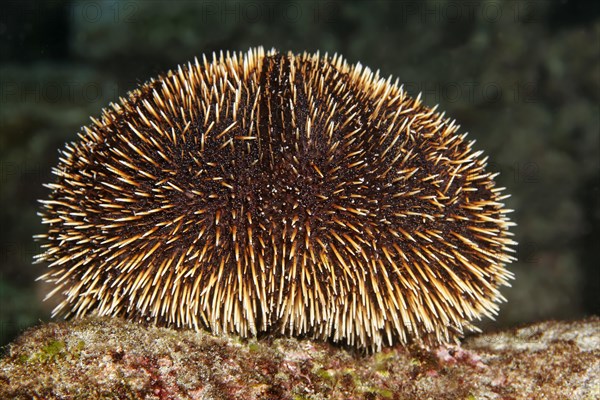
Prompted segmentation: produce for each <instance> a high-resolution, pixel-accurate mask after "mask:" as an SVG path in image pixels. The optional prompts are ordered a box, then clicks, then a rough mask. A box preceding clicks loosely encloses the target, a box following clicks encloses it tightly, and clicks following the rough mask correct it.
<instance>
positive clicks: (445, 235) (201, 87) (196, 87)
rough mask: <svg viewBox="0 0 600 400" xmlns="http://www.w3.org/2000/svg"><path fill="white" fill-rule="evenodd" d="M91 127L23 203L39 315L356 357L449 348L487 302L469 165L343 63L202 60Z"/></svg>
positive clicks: (494, 266)
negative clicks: (312, 341) (397, 347)
mask: <svg viewBox="0 0 600 400" xmlns="http://www.w3.org/2000/svg"><path fill="white" fill-rule="evenodd" d="M92 120H93V124H92V125H90V126H88V127H84V128H83V131H82V132H81V133H80V134H79V138H80V140H79V141H78V142H74V143H70V144H68V145H66V148H65V149H64V150H63V151H62V153H61V158H60V163H59V165H58V167H57V168H55V169H54V170H53V173H54V174H55V175H56V177H57V179H56V182H55V183H52V184H49V185H47V186H48V187H49V188H50V189H51V190H52V192H51V194H50V198H49V199H48V200H45V201H42V203H43V209H42V212H41V216H42V217H43V222H44V223H45V224H47V225H48V227H49V228H48V233H47V234H44V235H39V238H41V239H42V240H43V241H44V242H45V243H44V245H43V246H44V248H45V252H44V253H43V254H41V255H39V256H38V259H39V260H40V261H45V262H48V263H50V265H49V272H48V273H46V274H45V275H43V276H42V277H41V279H43V280H44V281H47V282H51V283H53V284H54V285H55V288H54V290H52V292H51V293H50V294H49V295H48V296H50V295H52V294H53V293H57V292H60V293H61V294H62V295H63V296H64V298H63V301H62V302H61V303H60V304H59V305H58V307H57V308H56V310H55V314H56V313H59V314H62V315H65V316H69V315H76V316H81V315H84V314H88V313H96V314H99V315H113V316H117V315H118V316H124V317H127V318H130V319H136V320H137V319H139V320H142V319H143V320H148V321H152V322H155V323H160V324H164V325H174V326H178V327H193V328H194V329H202V328H208V329H210V330H211V331H213V332H215V333H234V334H239V335H241V336H249V335H256V334H257V333H259V332H274V333H280V334H285V335H294V336H308V337H316V338H324V339H326V338H329V339H332V340H333V341H340V342H344V343H347V344H349V345H352V346H356V347H362V348H370V349H375V350H376V349H379V348H381V346H382V345H383V344H386V343H387V344H393V343H395V342H402V343H407V342H409V341H410V340H413V339H419V340H424V341H429V342H433V343H443V342H447V341H450V340H453V339H455V338H456V337H457V336H459V335H461V334H462V332H463V331H464V330H465V329H474V327H473V325H472V324H471V322H470V321H472V320H473V319H475V318H480V317H481V316H482V315H486V316H490V317H491V316H492V315H493V314H495V313H496V312H497V309H498V306H497V303H498V302H499V301H501V300H503V297H502V295H501V294H500V292H499V290H498V288H499V287H500V286H502V285H507V281H508V280H509V279H510V278H511V274H510V272H508V271H507V270H506V269H505V267H504V266H505V264H507V263H509V262H510V261H511V260H512V259H513V257H512V256H510V252H511V251H512V249H511V248H510V247H511V246H512V245H513V244H514V242H513V241H512V240H511V239H510V236H511V234H510V232H509V231H508V229H509V227H510V226H511V225H512V223H511V222H510V221H509V219H508V218H507V217H506V214H507V213H508V211H509V210H505V209H504V208H503V207H504V205H503V204H502V199H503V198H504V197H505V196H502V194H501V192H502V190H503V188H496V187H495V184H494V176H495V174H493V173H490V172H486V170H485V166H486V159H485V158H480V157H479V156H480V154H481V152H480V151H474V150H473V149H472V144H473V142H467V141H465V136H466V134H462V135H457V133H456V132H457V129H458V126H457V125H455V124H454V122H453V121H450V120H449V119H446V118H445V117H444V115H443V114H440V113H437V112H436V111H435V108H434V109H430V108H427V107H425V106H423V105H422V104H421V103H420V101H419V98H417V99H413V98H411V97H409V96H408V95H407V94H406V93H405V92H404V91H403V89H402V87H399V86H398V84H397V82H396V83H395V84H393V83H391V81H390V79H387V80H384V79H381V78H380V77H379V74H378V73H377V74H373V73H372V72H371V71H370V70H369V69H368V68H363V67H362V66H361V65H360V64H357V65H354V66H350V65H348V64H347V63H346V61H344V60H343V59H342V58H341V57H339V56H333V57H332V58H329V57H327V55H326V56H325V57H320V56H319V54H318V53H317V54H306V53H304V54H301V55H294V54H291V53H288V54H280V53H277V52H275V51H270V52H268V53H266V54H265V52H264V51H263V49H262V48H258V49H253V50H250V51H249V52H248V53H247V54H245V55H243V54H241V53H240V54H232V55H230V54H229V53H227V54H226V55H223V54H222V53H221V54H220V56H219V57H218V58H217V57H215V56H213V61H212V62H208V61H207V60H206V58H203V62H198V60H196V61H195V63H193V64H191V63H188V64H187V66H181V67H179V68H178V69H177V71H172V72H168V73H167V74H166V75H164V76H161V77H159V78H157V79H152V80H150V81H149V82H147V83H146V84H144V85H143V86H141V87H140V88H138V89H135V90H134V91H132V92H131V93H129V95H128V98H127V99H121V101H120V104H110V108H109V109H106V110H104V111H103V114H102V117H101V118H100V119H99V120H96V119H92Z"/></svg>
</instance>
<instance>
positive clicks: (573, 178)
mask: <svg viewBox="0 0 600 400" xmlns="http://www.w3.org/2000/svg"><path fill="white" fill-rule="evenodd" d="M599 4H600V2H594V1H586V0H581V1H579V0H570V1H545V0H538V1H528V0H523V1H504V0H498V1H482V2H480V1H453V0H446V1H442V0H433V1H404V0H399V1H267V2H260V1H251V0H247V1H223V2H218V1H198V2H196V1H182V0H176V1H152V0H150V1H128V0H125V1H114V0H108V1H85V0H84V1H45V2H42V1H39V2H35V1H3V2H2V5H1V6H0V184H1V187H0V202H1V204H0V227H1V231H0V345H3V344H5V343H7V342H8V341H10V340H12V339H13V338H14V337H15V336H16V335H17V334H18V333H19V332H20V331H22V330H23V329H25V328H27V327H29V326H31V325H34V324H36V323H38V322H39V321H42V320H48V319H49V313H50V309H51V304H47V303H42V301H41V300H42V298H43V297H44V292H45V291H46V290H47V288H44V287H42V286H40V285H39V284H37V283H35V282H34V280H35V277H37V276H38V275H40V274H41V273H42V272H43V271H44V266H43V265H32V258H33V255H34V254H36V253H37V252H38V245H37V244H36V243H34V242H33V240H32V235H34V234H36V233H42V232H43V231H44V228H43V226H42V225H41V223H40V218H39V217H38V216H37V215H36V211H37V210H38V204H37V202H36V199H40V198H45V197H46V196H47V195H48V190H47V189H44V188H43V187H42V184H43V183H46V182H51V181H52V179H53V178H52V176H51V174H50V171H51V168H52V167H53V166H55V165H56V164H57V162H58V152H57V149H59V148H62V147H63V146H64V143H65V142H67V141H72V140H75V139H76V133H77V132H78V131H79V130H80V128H81V126H83V125H86V124H88V123H89V122H90V120H89V116H98V115H99V113H100V111H101V109H102V108H103V107H105V106H106V105H107V104H108V103H109V102H110V101H116V100H118V97H119V96H124V95H125V94H126V93H127V91H129V90H131V89H133V88H135V87H136V86H137V85H138V84H140V83H142V82H144V81H145V80H146V79H149V78H150V77H153V76H156V75H157V74H159V73H161V72H165V71H166V70H168V69H170V68H173V67H175V66H176V65H177V64H179V63H185V62H187V61H188V60H191V59H193V57H195V56H200V55H202V54H203V53H207V54H210V53H212V52H213V51H219V50H234V51H240V50H241V51H246V50H248V48H249V47H253V46H258V45H263V46H265V47H266V48H271V47H275V48H277V49H279V50H282V51H287V50H292V51H295V52H300V51H304V50H306V51H309V52H314V51H316V50H320V51H321V52H323V53H324V52H329V53H330V54H331V53H336V52H337V53H340V54H342V55H344V56H345V57H346V58H347V60H348V61H349V62H350V63H355V62H361V63H362V64H363V65H367V66H369V67H371V68H372V69H373V70H377V69H380V71H381V73H382V75H384V76H387V75H393V77H394V79H395V78H396V77H398V78H399V79H400V81H401V82H403V83H404V87H405V89H406V90H407V91H408V92H409V94H411V95H413V96H416V95H417V94H418V93H419V92H422V93H423V98H424V102H425V104H427V105H429V106H433V105H435V104H439V105H440V109H441V110H445V111H446V114H447V115H448V116H451V117H453V118H456V119H457V121H458V122H459V123H460V124H461V126H462V128H461V130H462V131H463V132H465V131H468V132H470V133H469V135H470V137H471V138H475V139H477V144H476V147H477V148H478V149H482V150H485V153H486V154H487V155H489V157H490V166H489V168H490V170H495V171H499V172H501V175H500V176H499V177H498V178H497V180H498V182H499V184H500V186H506V187H507V188H508V190H507V192H508V193H511V194H512V195H513V196H512V197H511V198H510V199H508V200H507V206H508V208H512V209H515V210H516V211H515V213H514V214H513V219H514V220H515V221H516V222H517V223H518V226H517V227H516V228H515V229H514V232H515V234H516V239H517V240H518V241H519V243H520V244H519V247H518V254H517V255H518V258H519V261H518V262H517V263H515V264H513V265H512V266H511V267H510V269H511V270H512V271H514V272H515V274H516V276H517V279H516V280H515V281H514V283H513V286H512V288H506V289H505V290H504V291H503V293H504V295H505V296H506V297H507V298H508V303H505V304H503V305H502V308H501V313H500V315H499V317H498V320H497V321H496V322H491V321H486V322H483V323H482V324H480V326H482V327H483V328H485V329H497V328H500V327H505V326H514V325H517V324H522V323H526V322H531V321H536V320H542V319H550V318H554V319H570V318H580V317H583V316H586V315H592V314H595V315H598V314H599V313H600V304H599V297H600V296H599V294H600V276H599V269H600V267H599V265H600V259H599V258H600V257H599V254H600V252H599V251H598V245H599V244H600V228H599V220H600V204H599V193H600V182H599V181H600V174H599V170H600V116H599V115H600V6H599Z"/></svg>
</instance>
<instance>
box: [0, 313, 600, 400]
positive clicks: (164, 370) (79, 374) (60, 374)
mask: <svg viewBox="0 0 600 400" xmlns="http://www.w3.org/2000/svg"><path fill="white" fill-rule="evenodd" d="M599 376H600V319H599V318H597V317H595V318H591V319H587V320H583V321H575V322H543V323H539V324H535V325H531V326H527V327H524V328H519V329H513V330H509V331H505V332H499V333H491V334H483V335H479V336H476V337H471V338H469V339H467V340H466V341H465V342H464V343H463V345H462V346H448V347H441V348H438V349H431V350H427V349H423V348H420V347H418V346H416V345H414V346H412V347H409V348H405V347H396V348H388V349H385V350H384V351H382V352H380V353H377V354H373V355H365V354H358V353H355V352H353V351H351V350H347V349H341V348H339V347H335V346H333V345H330V344H327V343H320V342H313V341H309V340H296V339H288V338H278V339H272V338H264V339H258V340H256V339H249V340H241V339H238V338H226V337H214V336H211V335H209V334H206V333H202V332H192V331H177V330H172V329H166V328H157V327H148V326H144V325H143V324H139V323H134V322H126V321H123V320H120V319H107V318H100V319H99V318H88V319H82V320H75V321H71V322H61V323H50V324H45V325H42V326H39V327H36V328H33V329H30V330H28V331H27V332H25V333H24V334H23V335H21V337H19V338H18V339H17V340H16V341H15V342H14V343H12V344H11V345H10V346H8V347H7V348H6V351H5V355H4V357H3V358H2V360H1V361H0V398H1V399H32V398H34V399H48V400H50V399H83V398H85V399H248V400H249V399H453V400H454V399H465V400H475V399H477V400H479V399H583V400H585V399H589V400H592V399H598V398H600V378H598V377H599Z"/></svg>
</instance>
